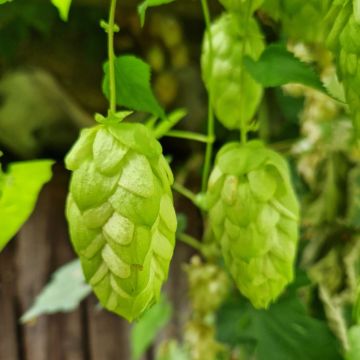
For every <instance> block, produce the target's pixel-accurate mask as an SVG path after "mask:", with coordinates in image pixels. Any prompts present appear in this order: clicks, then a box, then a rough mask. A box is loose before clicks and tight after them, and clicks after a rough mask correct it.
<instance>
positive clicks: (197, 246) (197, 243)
mask: <svg viewBox="0 0 360 360" xmlns="http://www.w3.org/2000/svg"><path fill="white" fill-rule="evenodd" d="M177 238H178V239H179V240H180V241H182V242H183V243H185V244H187V245H189V246H191V247H192V248H194V249H196V250H198V251H199V252H201V253H202V252H203V245H202V243H201V242H200V241H198V240H196V239H195V238H193V237H192V236H190V235H187V234H184V233H181V234H178V235H177Z"/></svg>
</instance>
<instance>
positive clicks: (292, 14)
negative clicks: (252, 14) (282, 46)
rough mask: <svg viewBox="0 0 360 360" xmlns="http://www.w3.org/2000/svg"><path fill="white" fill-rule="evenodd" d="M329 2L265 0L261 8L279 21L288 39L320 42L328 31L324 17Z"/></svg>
mask: <svg viewBox="0 0 360 360" xmlns="http://www.w3.org/2000/svg"><path fill="white" fill-rule="evenodd" d="M331 2H332V0H306V1H304V0H265V2H264V6H263V9H264V10H265V12H267V13H269V15H270V16H272V17H273V18H274V19H276V20H279V21H280V22H281V25H282V30H283V32H284V33H285V34H286V36H287V37H289V38H290V39H293V40H297V41H305V42H310V43H321V42H323V41H324V40H325V38H326V35H327V34H328V31H329V27H328V26H327V25H326V24H325V22H324V18H325V16H326V14H327V12H328V10H329V8H330V5H331ZM304 24H311V25H309V26H304Z"/></svg>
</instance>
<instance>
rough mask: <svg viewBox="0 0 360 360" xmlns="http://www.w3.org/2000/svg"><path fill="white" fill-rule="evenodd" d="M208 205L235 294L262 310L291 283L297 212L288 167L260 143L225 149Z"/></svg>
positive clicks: (211, 187) (216, 171) (278, 156)
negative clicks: (237, 292) (236, 292)
mask: <svg viewBox="0 0 360 360" xmlns="http://www.w3.org/2000/svg"><path fill="white" fill-rule="evenodd" d="M207 200H208V205H209V220H210V226H211V228H212V230H213V232H214V234H215V237H216V240H217V241H218V242H219V244H220V247H221V250H222V254H223V256H224V259H225V263H226V266H227V267H228V269H229V270H230V272H231V274H232V276H233V278H234V280H235V282H236V284H237V286H238V288H239V290H240V291H241V292H242V293H243V294H244V295H245V296H246V297H248V298H249V299H250V300H251V302H252V303H253V305H254V306H255V307H257V308H266V307H267V306H268V305H269V304H270V302H272V301H274V300H275V299H276V298H277V297H278V296H279V295H280V294H281V292H282V291H283V289H284V287H285V286H286V285H287V284H288V283H289V282H290V281H292V279H293V261H294V258H295V255H296V247H297V241H298V230H297V226H298V216H299V206H298V202H297V199H296V197H295V194H294V191H293V189H292V187H291V182H290V177H289V172H288V168H287V165H286V162H285V161H284V159H283V158H282V157H281V156H280V155H279V154H277V153H275V152H274V151H272V150H269V149H267V148H266V147H265V146H264V145H263V144H262V143H261V142H258V141H252V142H249V143H248V144H246V145H241V144H238V143H231V144H228V145H225V146H224V147H223V148H222V149H221V150H220V152H219V153H218V155H217V158H216V164H215V168H214V170H213V171H212V174H211V177H210V180H209V188H208V194H207Z"/></svg>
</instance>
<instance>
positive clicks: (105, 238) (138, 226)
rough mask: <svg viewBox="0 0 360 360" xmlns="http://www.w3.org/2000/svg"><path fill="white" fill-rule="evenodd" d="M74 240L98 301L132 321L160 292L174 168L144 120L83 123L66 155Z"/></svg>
mask: <svg viewBox="0 0 360 360" xmlns="http://www.w3.org/2000/svg"><path fill="white" fill-rule="evenodd" d="M66 165H67V168H68V169H69V170H72V171H73V175H72V179H71V184H70V193H69V196H68V200H67V210H66V213H67V218H68V222H69V225H70V235H71V240H72V243H73V246H74V248H75V250H76V252H77V254H78V255H79V257H80V260H81V264H82V268H83V271H84V274H85V277H86V280H87V281H88V283H89V284H90V285H91V286H92V288H93V290H94V292H95V294H96V295H97V297H98V298H99V300H100V302H101V304H102V305H103V306H104V307H105V308H107V309H109V310H111V311H113V312H115V313H117V314H119V315H121V316H123V317H125V318H126V319H128V320H129V321H131V320H133V319H136V318H137V317H139V316H140V315H141V314H142V312H143V311H144V310H146V309H147V308H148V307H149V306H151V305H152V304H153V303H154V302H155V301H156V300H157V299H158V297H159V294H160V288H161V285H162V283H163V281H164V280H165V279H166V277H167V274H168V267H169V262H170V259H171V257H172V254H173V249H174V242H175V230H176V215H175V212H174V207H173V201H172V194H171V189H170V186H171V184H172V182H173V177H172V173H171V170H170V168H169V166H168V164H167V162H166V160H165V159H164V157H163V155H162V149H161V146H160V144H159V143H158V142H157V141H156V140H155V139H154V138H153V136H152V134H151V133H150V132H149V130H148V129H147V128H146V127H145V126H143V125H141V124H129V123H120V124H115V125H100V126H97V127H94V128H91V129H86V130H83V131H82V133H81V136H80V138H79V140H78V141H77V143H76V144H75V145H74V147H73V148H72V150H71V151H70V153H69V154H68V156H67V158H66Z"/></svg>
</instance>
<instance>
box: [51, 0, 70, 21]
mask: <svg viewBox="0 0 360 360" xmlns="http://www.w3.org/2000/svg"><path fill="white" fill-rule="evenodd" d="M71 1H72V0H51V2H52V3H53V4H54V6H56V7H57V9H58V10H59V14H60V17H61V18H62V19H63V20H64V21H67V19H68V17H69V11H70V6H71Z"/></svg>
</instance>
